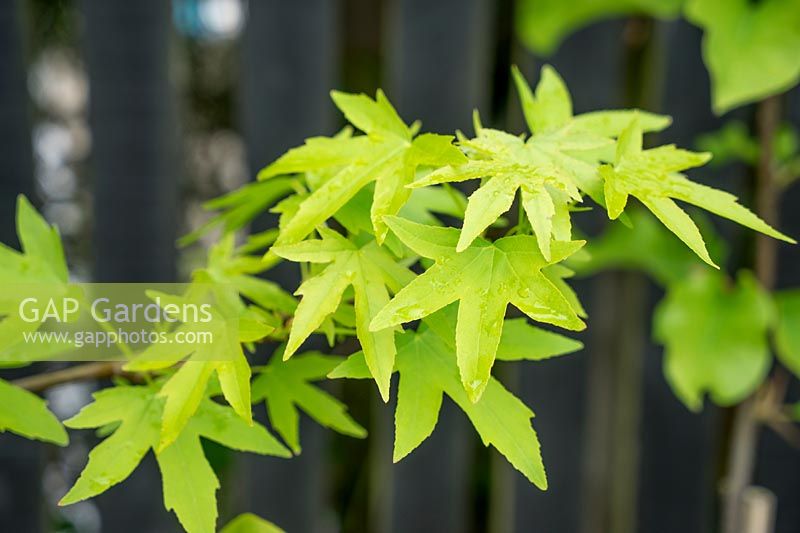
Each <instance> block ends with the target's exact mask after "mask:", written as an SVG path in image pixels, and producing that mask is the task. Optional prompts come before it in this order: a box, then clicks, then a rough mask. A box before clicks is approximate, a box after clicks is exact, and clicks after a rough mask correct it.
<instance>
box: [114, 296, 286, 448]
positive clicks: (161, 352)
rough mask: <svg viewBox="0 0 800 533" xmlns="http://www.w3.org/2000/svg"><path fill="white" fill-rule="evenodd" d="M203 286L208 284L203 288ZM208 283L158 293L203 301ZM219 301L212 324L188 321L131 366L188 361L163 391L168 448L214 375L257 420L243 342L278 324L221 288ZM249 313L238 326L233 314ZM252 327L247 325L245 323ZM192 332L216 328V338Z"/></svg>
mask: <svg viewBox="0 0 800 533" xmlns="http://www.w3.org/2000/svg"><path fill="white" fill-rule="evenodd" d="M197 287H202V288H197ZM206 290H207V289H206V288H205V286H200V285H198V286H190V289H189V290H188V291H187V294H186V295H184V296H174V295H169V294H161V293H159V294H157V296H158V297H159V298H160V300H161V301H162V303H163V304H164V305H169V304H172V305H177V306H180V305H183V304H187V303H188V304H192V303H194V304H195V305H201V304H202V303H203V302H205V301H206V300H205V299H204V296H205V291H206ZM154 296H155V294H154ZM218 296H221V299H220V300H219V302H218V304H215V305H212V307H211V315H212V320H211V321H210V322H207V323H183V324H180V325H179V326H178V327H177V328H176V330H175V331H172V332H170V333H169V335H168V339H167V342H159V343H154V344H151V345H149V346H148V347H147V348H146V349H145V350H143V351H142V352H141V353H139V354H137V355H136V357H134V358H133V359H132V360H131V361H130V362H128V363H127V364H126V365H125V367H124V368H125V369H126V370H129V371H138V372H142V371H153V370H163V369H167V368H169V367H171V366H174V365H176V364H177V363H178V362H180V361H182V360H183V363H182V364H181V365H180V367H179V368H178V369H177V370H176V371H175V373H174V374H172V375H171V376H170V377H169V378H168V379H167V381H166V382H165V383H164V384H163V386H162V387H161V390H160V392H159V394H160V395H161V396H163V397H165V398H166V402H165V405H164V415H163V420H162V429H161V441H160V445H159V446H160V447H162V448H163V447H166V446H168V445H169V444H171V443H172V442H174V441H175V439H177V438H178V436H179V435H180V434H181V432H182V431H183V428H184V426H185V425H186V424H187V422H188V421H189V419H190V418H191V417H192V416H193V415H194V413H195V411H196V410H197V408H198V407H199V405H200V403H201V402H202V400H203V398H204V397H205V395H206V389H207V388H208V383H209V380H210V379H211V378H212V376H213V375H216V376H217V378H218V379H219V384H220V388H221V391H222V394H223V396H224V397H225V399H226V400H227V401H228V403H229V404H230V405H231V407H233V409H234V410H235V411H236V413H238V414H239V416H241V417H242V419H243V420H244V421H245V422H246V423H248V424H252V410H251V402H250V376H251V369H250V364H249V363H248V361H247V358H246V357H245V355H244V351H243V350H242V345H241V343H243V342H251V341H254V340H258V339H260V338H262V337H264V336H265V335H266V334H268V333H269V332H270V331H272V327H271V326H269V325H268V324H266V323H263V322H260V321H259V320H258V317H255V318H253V317H252V315H248V314H246V311H245V310H244V305H243V304H242V303H241V302H240V301H239V300H238V296H237V297H236V298H235V299H234V300H233V301H229V302H227V307H226V305H225V303H226V302H225V300H224V298H226V297H227V298H229V297H230V295H229V294H228V293H227V291H221V294H219V295H218ZM240 313H245V314H244V315H242V317H241V318H244V320H241V321H237V328H233V326H232V324H231V322H230V321H229V320H228V318H230V317H232V316H234V315H235V316H236V317H237V318H239V314H240ZM245 325H246V326H247V327H243V326H245ZM192 332H198V333H210V334H211V335H212V342H208V343H204V342H197V343H187V342H180V339H181V338H187V337H189V334H190V333H192Z"/></svg>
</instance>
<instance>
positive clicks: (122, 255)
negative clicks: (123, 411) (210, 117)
mask: <svg viewBox="0 0 800 533" xmlns="http://www.w3.org/2000/svg"><path fill="white" fill-rule="evenodd" d="M80 8H81V14H82V16H83V20H84V23H85V34H84V38H85V40H84V43H85V54H86V56H85V57H86V62H87V66H88V74H89V83H90V91H91V96H90V102H89V113H90V126H91V132H92V139H93V151H92V158H91V162H90V165H91V172H92V178H93V183H94V274H95V279H96V280H97V281H101V282H136V281H141V282H146V281H148V282H155V281H173V280H174V277H175V232H176V227H177V224H176V220H177V216H178V203H177V180H176V174H175V170H176V168H178V165H176V164H175V161H176V151H175V150H174V148H175V138H174V132H173V130H172V129H171V126H172V125H173V122H172V119H173V118H174V109H173V105H172V104H173V98H172V94H171V90H170V82H169V75H168V67H169V65H168V55H169V54H168V51H169V35H170V9H169V5H168V4H166V3H164V2H161V1H159V0H141V1H137V2H107V1H106V0H83V1H82V2H81V3H80ZM160 487H161V482H160V475H159V473H158V470H157V469H156V467H155V461H153V460H152V457H151V456H150V457H148V458H147V459H146V460H145V462H144V463H143V464H142V466H140V467H139V468H138V469H137V471H136V472H135V473H134V474H133V475H132V476H131V478H130V479H128V480H127V481H126V483H125V484H124V485H122V486H121V487H118V488H116V489H112V490H111V491H109V492H108V493H106V494H104V495H102V496H101V497H99V498H98V499H97V502H98V505H99V507H100V509H101V513H102V517H103V528H104V530H107V531H130V530H131V528H132V527H134V526H133V525H134V524H135V528H136V529H137V530H139V531H172V530H176V529H177V521H176V520H175V518H174V517H173V516H170V515H168V514H167V513H166V511H164V509H163V503H162V498H161V490H160Z"/></svg>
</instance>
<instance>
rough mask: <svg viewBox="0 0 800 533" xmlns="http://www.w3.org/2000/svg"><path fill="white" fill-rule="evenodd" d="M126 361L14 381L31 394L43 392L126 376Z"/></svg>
mask: <svg viewBox="0 0 800 533" xmlns="http://www.w3.org/2000/svg"><path fill="white" fill-rule="evenodd" d="M124 364H125V362H124V361H103V362H98V363H85V364H81V365H75V366H71V367H68V368H64V369H62V370H54V371H52V372H43V373H41V374H35V375H33V376H27V377H24V378H20V379H17V380H14V381H13V384H14V385H16V386H18V387H22V388H23V389H27V390H29V391H31V392H43V391H45V390H47V389H49V388H51V387H55V386H56V385H63V384H64V383H71V382H75V381H91V380H96V379H104V378H110V377H112V376H118V375H123V374H125V373H124V372H123V371H122V366H123V365H124Z"/></svg>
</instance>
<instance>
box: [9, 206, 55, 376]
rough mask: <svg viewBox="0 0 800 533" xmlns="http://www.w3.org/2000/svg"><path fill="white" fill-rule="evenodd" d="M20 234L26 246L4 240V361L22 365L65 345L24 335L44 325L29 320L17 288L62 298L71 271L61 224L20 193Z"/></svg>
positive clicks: (21, 243)
mask: <svg viewBox="0 0 800 533" xmlns="http://www.w3.org/2000/svg"><path fill="white" fill-rule="evenodd" d="M16 214H17V216H16V222H17V236H18V237H19V242H20V245H21V248H22V250H21V251H17V250H14V249H13V248H11V247H9V246H6V245H4V244H2V243H0V285H2V291H0V363H8V364H12V365H18V364H21V363H29V362H31V361H41V360H45V359H47V358H49V357H50V356H52V355H54V354H55V353H57V352H63V351H64V350H65V347H64V345H63V344H60V343H33V344H31V343H25V342H23V341H22V340H21V339H23V335H24V334H25V333H26V332H32V331H36V330H37V329H39V328H40V327H41V323H40V322H38V321H35V322H27V321H25V320H23V319H22V317H21V316H20V315H19V312H18V306H19V302H20V300H21V298H20V297H19V296H20V294H19V293H16V294H14V290H15V289H17V290H20V289H21V290H24V291H25V297H32V296H36V292H38V291H40V290H42V291H44V294H41V297H42V298H45V297H46V298H59V297H61V296H65V295H66V293H67V282H68V280H69V272H68V269H67V261H66V258H65V257H64V249H63V247H62V246H61V238H60V236H59V234H58V228H56V227H55V226H51V225H49V224H48V223H47V221H46V220H45V219H44V218H43V217H42V216H41V215H40V214H39V213H37V212H36V210H35V209H34V208H33V206H32V205H31V203H30V202H29V201H28V200H27V198H25V197H24V196H22V195H20V196H18V197H17V213H16Z"/></svg>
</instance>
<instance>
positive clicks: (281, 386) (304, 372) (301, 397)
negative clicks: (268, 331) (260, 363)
mask: <svg viewBox="0 0 800 533" xmlns="http://www.w3.org/2000/svg"><path fill="white" fill-rule="evenodd" d="M341 362H342V358H341V357H333V356H325V355H322V354H319V353H315V352H309V353H305V354H301V355H297V356H295V357H292V358H291V359H289V360H288V361H283V359H282V357H281V356H280V353H276V354H275V355H273V357H272V358H271V359H270V362H269V364H268V365H267V366H266V367H265V368H264V370H263V371H262V372H261V373H260V374H259V375H258V377H256V379H255V380H254V381H253V398H252V400H253V402H254V403H255V402H258V401H262V400H265V401H266V404H267V412H268V413H269V418H270V422H271V423H272V427H273V428H274V429H275V431H277V432H278V434H279V435H280V436H281V437H283V440H284V441H285V442H286V444H287V445H288V446H289V448H291V449H292V451H293V452H294V453H295V454H299V453H300V450H301V448H300V414H299V410H300V409H302V410H303V411H304V412H305V413H306V414H308V415H309V416H310V417H311V418H313V419H314V420H316V421H317V423H319V424H320V425H322V426H325V427H328V428H331V429H333V430H335V431H338V432H339V433H342V434H344V435H349V436H351V437H357V438H363V437H365V436H366V435H367V432H366V430H365V429H364V428H363V427H361V426H360V425H359V424H358V423H357V422H356V421H355V420H353V419H352V418H351V417H350V415H348V414H347V406H345V405H344V404H343V403H342V402H340V401H339V400H337V399H336V398H334V397H333V396H331V395H330V394H328V393H327V392H325V391H324V390H322V389H321V388H318V387H316V386H314V385H312V384H311V382H313V381H319V380H322V379H325V376H326V375H327V374H328V373H329V372H330V371H331V370H333V369H334V368H335V367H336V366H337V365H338V364H339V363H341Z"/></svg>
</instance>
